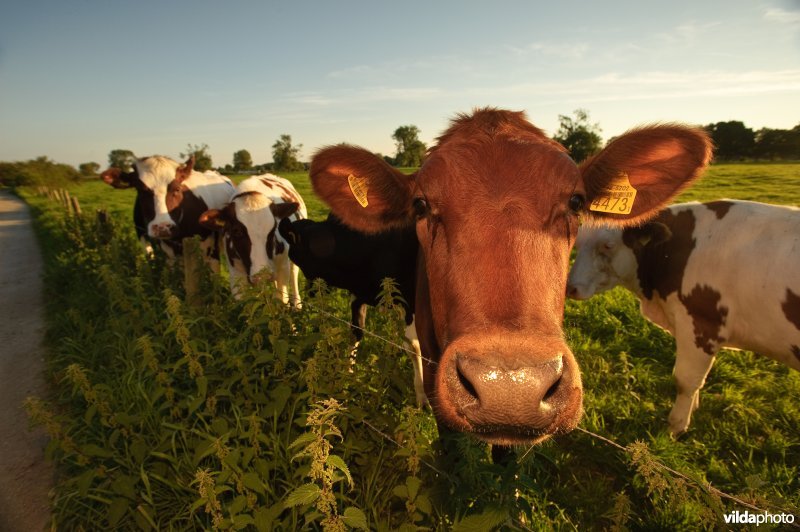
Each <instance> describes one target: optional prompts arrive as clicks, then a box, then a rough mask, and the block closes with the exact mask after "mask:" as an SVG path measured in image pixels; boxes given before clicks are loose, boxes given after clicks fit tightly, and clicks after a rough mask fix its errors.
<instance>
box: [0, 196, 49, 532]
mask: <svg viewBox="0 0 800 532" xmlns="http://www.w3.org/2000/svg"><path fill="white" fill-rule="evenodd" d="M41 273H42V259H41V256H40V253H39V247H38V243H37V242H36V238H35V236H34V234H33V229H32V228H31V219H30V215H29V214H28V208H27V207H26V205H25V203H23V202H22V201H21V200H20V199H19V198H17V197H16V196H13V195H12V194H10V193H9V192H7V191H0V531H2V532H5V531H9V532H16V531H20V532H32V531H38V530H44V529H45V527H46V526H48V524H49V521H50V507H49V500H48V491H49V490H50V489H51V488H52V485H53V468H52V466H51V464H50V463H48V462H46V461H45V460H44V454H43V449H44V446H45V444H46V443H47V437H46V436H45V434H44V433H43V432H42V431H41V430H38V429H37V430H34V431H29V430H28V418H27V416H26V415H25V412H24V410H23V409H22V402H23V401H24V400H25V398H26V397H28V396H30V395H37V396H39V397H45V396H46V393H45V384H44V379H43V377H42V369H43V367H44V361H43V359H42V355H43V349H42V337H43V334H44V319H43V306H42V280H41Z"/></svg>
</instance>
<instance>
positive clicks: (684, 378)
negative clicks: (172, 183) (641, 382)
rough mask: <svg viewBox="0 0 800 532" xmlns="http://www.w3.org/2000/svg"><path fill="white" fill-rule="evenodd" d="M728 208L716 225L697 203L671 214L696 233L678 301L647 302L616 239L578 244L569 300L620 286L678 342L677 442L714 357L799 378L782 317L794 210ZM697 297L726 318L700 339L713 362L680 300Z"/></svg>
mask: <svg viewBox="0 0 800 532" xmlns="http://www.w3.org/2000/svg"><path fill="white" fill-rule="evenodd" d="M725 201H727V202H729V203H730V204H731V205H730V208H729V209H728V210H727V212H726V213H725V214H724V215H723V216H722V218H719V217H718V216H717V212H716V211H714V210H712V209H710V208H709V207H707V206H705V205H704V204H701V203H696V202H692V203H685V204H678V205H673V206H671V207H669V209H670V211H671V212H672V213H673V214H674V215H677V214H678V213H680V212H683V211H687V210H688V211H691V212H692V215H693V217H694V223H695V226H694V230H693V233H692V237H693V238H694V248H693V250H692V251H691V253H690V254H689V257H688V260H687V263H686V267H685V268H684V271H683V276H682V281H681V286H680V295H679V294H678V293H671V294H669V295H668V296H667V297H666V298H662V297H659V296H658V294H657V293H656V294H653V297H652V298H651V299H648V298H646V297H645V296H644V294H643V291H642V289H641V287H640V286H639V282H638V279H637V268H638V265H637V264H636V260H635V256H634V255H633V253H632V252H631V251H630V250H629V249H628V248H627V246H625V245H624V244H623V243H622V230H621V229H603V228H592V227H581V229H580V231H579V234H578V239H577V243H576V246H577V247H578V248H579V251H578V255H577V257H576V259H575V263H574V265H573V267H572V270H571V271H570V275H569V281H568V288H567V290H568V294H569V295H570V296H571V297H574V298H576V299H585V298H588V297H591V296H592V295H594V294H596V293H599V292H602V291H604V290H608V289H610V288H613V287H614V286H616V285H622V286H624V287H626V288H627V289H629V290H631V291H632V292H633V293H634V294H636V296H637V297H638V298H639V300H640V302H641V309H642V314H643V315H644V316H645V317H646V318H647V319H649V320H650V321H652V322H654V323H655V324H657V325H659V326H660V327H662V328H664V329H666V330H667V331H668V332H670V333H671V334H672V335H673V336H674V337H675V340H676V345H677V353H676V362H675V368H674V371H673V374H674V377H675V381H676V385H677V388H678V394H677V397H676V400H675V404H674V406H673V408H672V411H671V412H670V415H669V426H670V431H671V432H672V433H673V434H677V433H680V432H683V431H685V430H686V429H687V427H688V426H689V423H690V420H691V414H692V411H693V410H694V409H695V408H697V405H698V404H699V391H700V388H702V386H703V384H704V383H705V379H706V376H707V375H708V372H709V371H710V369H711V366H712V365H713V362H714V356H715V355H716V353H717V351H718V350H719V349H721V348H723V347H725V348H731V349H746V350H748V351H754V352H757V353H760V354H763V355H765V356H768V357H770V358H772V359H774V360H777V361H779V362H782V363H783V364H786V365H787V366H789V367H791V368H794V369H797V370H800V360H798V358H797V356H796V355H795V354H794V353H793V352H792V346H800V330H798V328H797V326H796V325H795V324H794V323H792V322H791V321H789V320H788V319H787V317H786V314H785V311H784V310H783V307H782V305H783V303H784V302H785V301H786V297H787V296H786V293H787V290H791V291H792V292H793V293H795V294H800V269H798V267H797V265H798V264H800V209H798V208H795V207H783V206H776V205H767V204H763V203H755V202H750V201H733V200H725ZM626 250H627V251H626ZM696 289H704V290H707V291H708V292H710V293H714V294H719V300H718V301H717V302H716V308H715V310H719V309H722V308H724V309H725V311H726V313H725V315H724V322H723V323H722V325H721V326H720V327H719V330H718V331H717V332H715V334H714V337H715V338H712V339H705V342H706V344H707V347H708V349H709V350H711V351H712V352H711V354H709V353H708V352H707V350H705V349H703V348H701V347H698V345H697V344H698V341H697V334H698V331H697V326H696V323H695V322H696V320H695V317H694V316H692V314H691V313H690V312H689V311H688V310H687V308H686V306H685V304H684V302H683V301H681V297H680V296H683V298H687V297H688V296H690V295H691V294H692V293H693V291H694V290H696ZM719 339H721V340H719Z"/></svg>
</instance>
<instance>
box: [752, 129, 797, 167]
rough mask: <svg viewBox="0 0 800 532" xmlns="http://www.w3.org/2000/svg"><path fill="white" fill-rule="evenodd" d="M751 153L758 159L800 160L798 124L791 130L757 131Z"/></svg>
mask: <svg viewBox="0 0 800 532" xmlns="http://www.w3.org/2000/svg"><path fill="white" fill-rule="evenodd" d="M753 153H754V155H755V156H756V157H758V158H759V159H769V160H776V159H800V124H798V125H797V126H795V127H794V128H792V129H769V128H762V129H759V130H758V131H757V132H756V135H755V148H754V150H753Z"/></svg>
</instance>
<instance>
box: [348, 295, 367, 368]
mask: <svg viewBox="0 0 800 532" xmlns="http://www.w3.org/2000/svg"><path fill="white" fill-rule="evenodd" d="M366 324H367V304H366V303H364V300H363V299H359V298H357V297H356V296H351V297H350V330H351V331H352V332H353V336H355V338H356V341H355V342H353V348H352V349H350V373H352V372H353V366H355V365H356V351H357V350H358V345H359V344H360V343H361V339H362V338H364V326H365V325H366Z"/></svg>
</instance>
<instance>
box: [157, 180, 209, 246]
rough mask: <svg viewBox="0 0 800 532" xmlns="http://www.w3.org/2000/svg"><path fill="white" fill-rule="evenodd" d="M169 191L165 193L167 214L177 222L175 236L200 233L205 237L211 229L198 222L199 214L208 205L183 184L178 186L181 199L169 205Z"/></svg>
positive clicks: (180, 236) (205, 209) (204, 210)
mask: <svg viewBox="0 0 800 532" xmlns="http://www.w3.org/2000/svg"><path fill="white" fill-rule="evenodd" d="M169 196H170V194H169V192H168V193H167V209H169V216H170V218H172V220H173V221H174V222H175V223H176V224H177V229H176V233H177V234H176V235H175V237H176V238H182V237H185V236H193V235H200V237H201V238H206V237H207V236H208V235H210V234H211V232H212V231H211V230H210V229H208V228H207V227H203V225H201V224H200V216H201V215H202V214H203V213H204V212H206V211H207V210H208V205H207V204H206V202H205V201H204V200H203V198H201V197H200V196H197V195H195V193H194V192H193V191H192V190H191V189H189V188H187V187H186V186H184V185H181V186H180V197H181V200H180V202H179V203H177V204H172V205H170V202H169Z"/></svg>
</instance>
